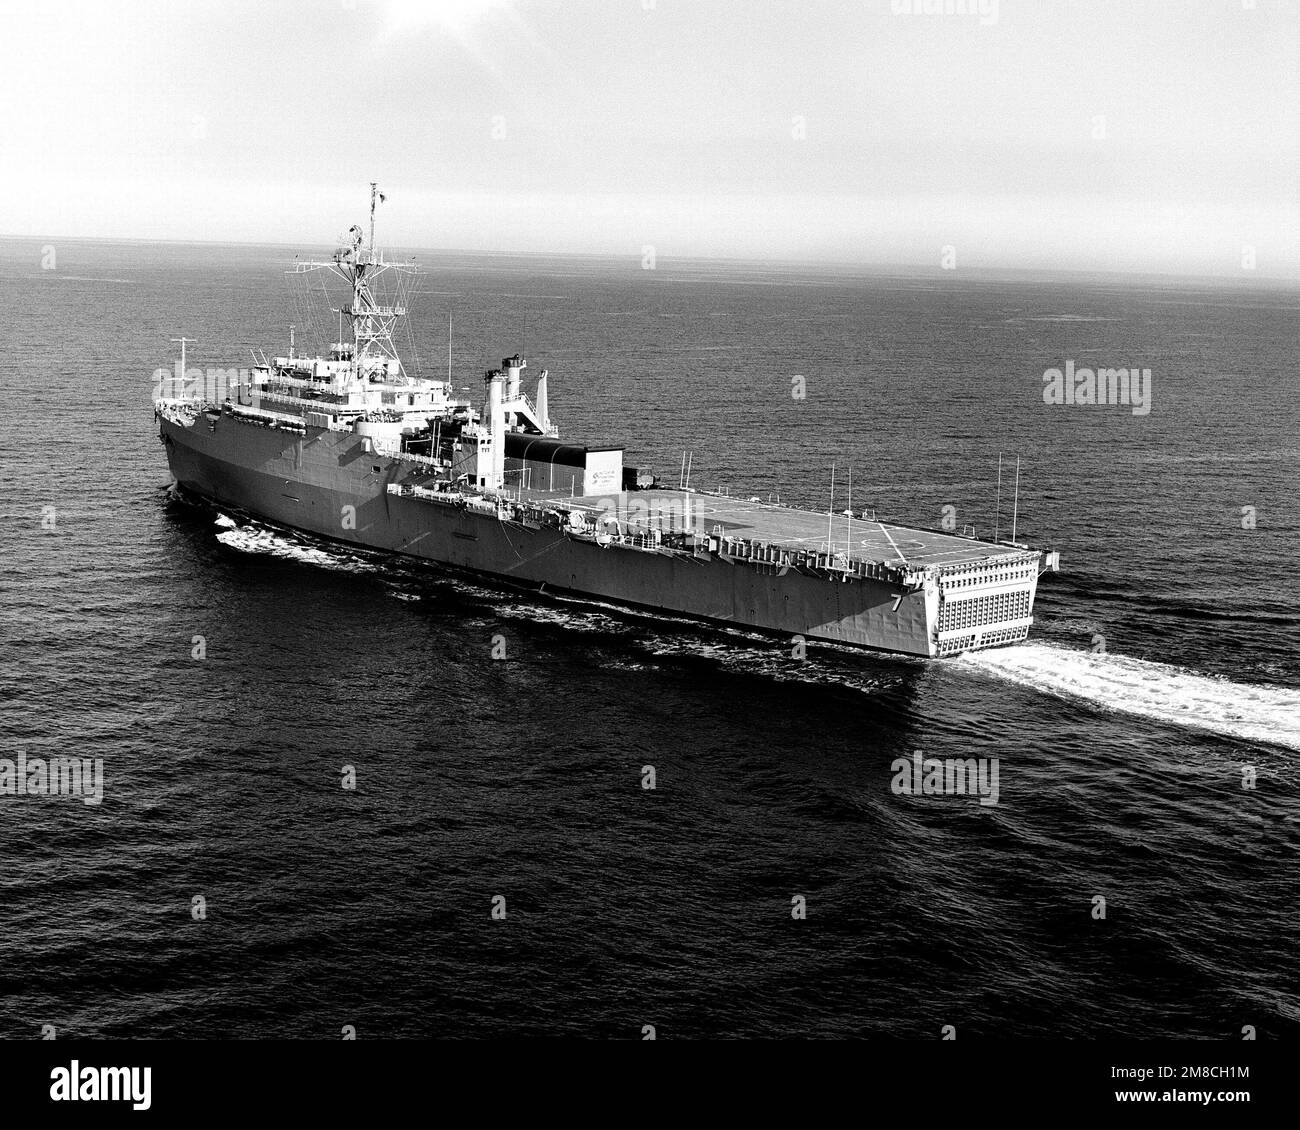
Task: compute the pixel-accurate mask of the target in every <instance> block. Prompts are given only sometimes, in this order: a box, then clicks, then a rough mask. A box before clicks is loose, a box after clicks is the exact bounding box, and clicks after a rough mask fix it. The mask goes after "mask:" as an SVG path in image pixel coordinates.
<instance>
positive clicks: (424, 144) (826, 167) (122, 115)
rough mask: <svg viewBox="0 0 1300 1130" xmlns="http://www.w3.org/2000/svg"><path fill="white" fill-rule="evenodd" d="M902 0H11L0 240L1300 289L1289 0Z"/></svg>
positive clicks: (1299, 139)
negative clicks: (352, 239)
mask: <svg viewBox="0 0 1300 1130" xmlns="http://www.w3.org/2000/svg"><path fill="white" fill-rule="evenodd" d="M934 2H935V0H915V4H916V6H917V7H921V6H923V5H925V4H927V3H928V4H931V5H932V4H934ZM943 3H944V0H939V7H940V8H942V6H943ZM949 3H950V5H951V3H952V0H949ZM1252 3H1253V4H1254V7H1253V8H1252V7H1251V6H1250V5H1251V4H1252ZM907 6H910V5H908V4H906V3H905V2H904V0H423V2H421V0H315V2H313V0H221V2H217V0H194V2H185V0H168V2H165V3H150V2H118V0H93V2H91V0H86V2H82V0H58V2H56V3H39V2H30V0H28V2H23V0H0V43H2V44H3V45H4V66H3V67H0V105H3V107H4V120H3V125H0V234H8V235H18V236H23V237H27V238H54V237H59V236H107V237H125V238H146V239H147V238H160V239H204V240H220V241H245V240H247V241H266V242H277V243H290V244H305V245H319V244H325V243H330V242H331V241H332V240H334V238H335V237H336V236H337V234H338V233H339V232H341V231H342V230H343V229H345V228H346V227H347V226H348V225H349V224H350V223H352V222H354V221H356V220H359V219H361V217H362V216H363V214H364V211H365V207H366V203H367V192H368V189H367V183H368V182H369V181H371V180H378V181H379V182H380V185H381V187H382V188H383V189H384V190H385V191H386V192H387V193H388V194H389V196H390V200H389V202H388V204H387V205H386V206H385V207H384V209H383V212H382V214H381V225H382V226H381V234H382V236H383V238H381V242H385V241H386V242H388V243H390V244H393V245H398V244H400V245H402V246H408V247H409V246H419V247H430V248H439V247H446V248H466V249H481V250H487V251H500V252H514V251H563V252H569V251H591V252H601V253H616V254H629V255H635V256H637V257H639V256H640V254H641V248H642V246H643V245H645V244H652V245H654V246H655V248H656V252H657V254H658V255H659V256H661V257H668V256H674V255H705V256H736V257H746V258H762V257H773V258H831V259H838V260H851V261H860V262H865V263H898V264H921V265H932V266H937V265H938V264H939V261H940V255H941V248H942V247H943V246H944V245H951V246H952V247H953V248H954V249H955V254H956V256H957V261H958V264H959V265H960V266H965V267H980V266H986V267H1044V268H1055V269H1072V268H1078V269H1087V268H1102V269H1117V270H1149V271H1168V272H1185V273H1211V274H1227V275H1240V274H1242V273H1243V272H1242V254H1243V246H1246V245H1250V246H1252V247H1254V248H1255V256H1256V261H1257V263H1258V268H1257V270H1256V271H1255V272H1254V274H1255V275H1260V274H1269V275H1285V276H1289V277H1300V223H1298V220H1297V211H1298V209H1297V201H1296V196H1297V191H1300V189H1298V187H1297V186H1300V158H1298V156H1297V149H1298V147H1300V97H1298V95H1300V91H1298V89H1297V87H1298V85H1300V0H1072V2H1065V0H1056V2H1053V0H999V2H998V3H996V4H993V3H991V2H990V0H983V4H982V7H983V10H984V12H985V14H984V15H981V14H979V12H978V11H977V12H975V13H974V14H960V13H957V12H954V13H952V14H944V13H943V12H942V11H941V12H940V13H939V14H923V13H918V14H914V13H906V12H896V11H895V10H894V9H896V8H902V7H907ZM971 6H972V7H977V8H978V7H980V4H979V2H978V0H974V2H972V4H971Z"/></svg>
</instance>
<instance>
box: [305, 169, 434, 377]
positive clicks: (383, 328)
mask: <svg viewBox="0 0 1300 1130" xmlns="http://www.w3.org/2000/svg"><path fill="white" fill-rule="evenodd" d="M384 199H385V197H384V194H383V193H382V192H380V191H379V185H378V183H377V182H376V181H371V182H370V238H369V241H368V242H363V239H364V233H363V232H362V230H361V228H360V226H358V225H357V224H353V225H352V227H350V228H349V229H348V231H347V234H346V235H345V236H344V239H343V243H342V245H341V246H340V247H339V248H338V249H337V250H335V252H334V255H333V258H332V259H329V260H302V261H299V262H296V263H295V264H294V269H293V274H296V275H303V274H308V273H311V272H314V271H328V272H329V273H330V274H332V275H334V276H335V277H336V278H340V279H342V280H343V281H344V282H345V283H346V284H347V285H348V287H349V288H350V289H351V291H352V300H351V302H350V303H349V304H348V305H346V306H344V307H343V308H342V309H341V310H340V313H341V314H342V315H343V317H345V318H347V320H348V325H349V328H350V329H351V331H352V341H351V343H346V342H337V343H335V345H334V350H335V352H336V353H338V354H344V353H348V352H350V353H351V357H352V366H353V371H354V373H355V374H356V376H358V377H359V378H361V379H363V380H365V379H369V378H371V377H376V376H383V377H384V378H386V379H390V380H391V379H393V377H394V376H397V377H399V378H401V379H406V378H407V374H406V370H405V368H404V367H403V365H402V360H401V358H400V357H399V356H398V355H397V347H396V345H395V344H394V343H393V331H394V330H395V328H396V326H397V323H398V320H399V319H400V318H404V317H406V314H407V307H406V297H407V295H408V294H409V293H410V290H411V284H412V282H413V281H414V278H415V271H416V268H415V264H414V263H389V262H386V261H385V259H384V253H383V252H382V251H380V250H379V249H378V248H376V247H375V208H376V205H377V204H382V203H383V202H384ZM390 272H391V273H392V274H393V276H394V279H395V285H394V287H393V288H392V289H393V291H394V301H393V302H392V304H384V303H382V302H380V301H377V300H376V297H375V294H374V290H373V289H372V284H373V283H374V282H375V281H376V280H377V279H379V278H380V277H381V276H383V275H386V274H389V273H390ZM390 362H395V363H396V366H395V367H396V374H394V373H393V368H394V366H393V365H391V364H390Z"/></svg>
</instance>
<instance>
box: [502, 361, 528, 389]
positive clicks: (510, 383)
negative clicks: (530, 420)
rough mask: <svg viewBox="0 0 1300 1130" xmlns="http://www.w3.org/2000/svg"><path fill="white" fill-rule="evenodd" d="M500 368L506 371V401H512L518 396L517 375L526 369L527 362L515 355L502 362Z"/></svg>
mask: <svg viewBox="0 0 1300 1130" xmlns="http://www.w3.org/2000/svg"><path fill="white" fill-rule="evenodd" d="M501 368H503V369H504V370H505V371H506V399H507V400H514V398H515V397H516V396H518V395H519V373H520V371H521V370H523V369H526V368H528V362H527V361H525V360H524V359H523V358H522V357H520V356H519V354H518V353H516V354H515V355H514V356H513V357H507V358H506V359H505V360H504V361H502V362H501Z"/></svg>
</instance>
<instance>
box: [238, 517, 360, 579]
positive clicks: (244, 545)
mask: <svg viewBox="0 0 1300 1130" xmlns="http://www.w3.org/2000/svg"><path fill="white" fill-rule="evenodd" d="M217 541H219V542H221V544H222V545H226V546H229V547H230V548H231V549H237V550H239V551H240V552H242V553H266V554H270V555H271V556H272V557H283V558H286V559H288V560H291V561H299V562H302V563H303V564H305V565H318V566H320V567H321V568H323V569H341V570H345V571H347V572H352V573H358V572H367V571H370V570H372V569H373V568H374V566H373V565H371V564H369V563H367V562H365V561H361V560H359V559H358V558H356V557H354V556H353V555H352V554H351V553H350V552H349V551H348V550H340V551H334V550H331V549H320V548H316V547H314V546H310V545H304V544H302V543H300V542H296V541H291V540H289V539H288V538H285V537H282V536H280V535H279V534H277V533H274V532H272V531H271V530H266V529H262V528H260V527H257V526H238V527H236V528H235V529H223V530H221V531H220V533H218V534H217Z"/></svg>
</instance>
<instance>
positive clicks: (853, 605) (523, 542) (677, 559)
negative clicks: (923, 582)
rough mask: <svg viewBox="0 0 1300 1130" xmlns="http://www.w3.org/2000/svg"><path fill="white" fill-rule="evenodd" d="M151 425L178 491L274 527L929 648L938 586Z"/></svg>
mask: <svg viewBox="0 0 1300 1130" xmlns="http://www.w3.org/2000/svg"><path fill="white" fill-rule="evenodd" d="M160 429H161V435H162V438H163V440H164V442H165V443H166V445H167V455H168V462H169V464H170V467H171V472H172V475H173V477H174V478H175V479H176V482H177V484H178V485H179V486H181V487H182V488H183V489H185V490H188V491H191V492H194V493H196V494H199V495H202V496H204V497H206V498H208V499H211V500H212V501H214V502H216V503H218V504H220V505H225V506H228V507H231V508H236V509H239V510H243V511H246V512H248V513H249V514H251V515H255V516H257V517H259V518H262V519H265V520H267V521H269V522H272V523H275V524H277V525H283V526H288V527H293V528H295V529H299V530H304V531H307V532H309V533H313V534H318V535H321V536H324V537H328V538H331V539H335V540H338V541H342V542H348V543H352V544H356V545H359V546H365V547H368V548H372V549H381V550H390V551H393V552H396V553H402V554H409V555H411V556H415V557H420V558H424V559H427V560H429V561H433V562H437V563H440V564H444V565H449V566H453V567H456V568H459V569H464V570H469V571H472V572H475V573H479V574H484V575H487V576H490V577H496V578H500V579H502V580H504V581H507V582H509V583H511V584H515V585H526V586H531V587H540V586H545V587H546V588H548V589H555V590H560V591H566V592H572V593H577V594H582V595H586V596H593V597H598V598H600V599H603V600H609V601H612V602H615V603H621V604H628V605H633V606H637V607H643V608H650V609H655V610H661V611H668V612H672V613H677V614H683V615H686V616H691V617H699V618H702V619H707V620H712V621H718V622H722V623H727V624H733V625H739V626H743V627H746V628H753V629H758V630H761V631H768V632H774V633H780V634H782V635H787V636H794V635H802V636H804V637H806V638H808V639H820V640H833V641H836V642H839V643H846V644H853V645H858V646H863V647H871V648H878V649H882V650H886V651H895V652H904V653H907V654H910V655H920V656H932V655H935V654H936V646H935V640H934V638H933V635H932V630H931V627H932V625H934V624H935V623H936V622H937V611H938V606H939V600H940V592H939V588H938V586H930V585H927V586H926V587H925V588H924V589H919V590H915V591H907V592H905V591H903V590H902V589H901V587H900V586H898V585H895V584H891V583H888V582H886V581H883V580H875V579H870V578H858V577H855V578H852V579H851V580H850V581H847V582H842V581H838V580H835V579H828V578H826V577H824V576H813V575H807V574H805V573H802V572H799V571H797V570H794V569H791V570H788V571H784V572H782V571H780V570H778V569H776V568H774V567H772V566H766V565H763V564H755V563H742V562H729V561H726V560H722V559H719V558H717V557H715V556H705V557H691V556H689V555H687V556H683V555H679V554H668V553H661V552H656V551H653V550H648V549H636V548H631V547H627V546H619V545H614V546H610V547H601V546H599V545H596V544H594V543H593V542H591V541H588V540H583V539H579V538H574V537H570V536H569V535H568V534H566V533H565V532H563V531H562V530H558V529H553V528H549V527H542V528H540V529H535V528H532V527H531V526H528V525H524V524H521V523H518V522H512V521H501V520H499V519H498V518H496V517H495V516H494V515H491V514H480V513H476V512H474V511H472V510H457V509H455V508H452V507H449V506H445V505H439V504H432V503H429V502H427V501H423V500H420V499H419V498H412V497H408V496H403V495H401V494H396V493H391V492H389V490H388V486H389V484H392V483H403V482H412V483H419V482H422V481H426V480H427V479H428V477H429V476H428V475H427V474H423V473H421V472H420V471H419V470H418V469H417V468H414V467H413V466H412V464H411V463H410V462H409V461H405V460H402V459H397V458H390V457H387V456H382V455H376V454H372V453H371V452H369V451H368V449H367V445H366V444H365V442H364V441H363V440H362V439H360V438H359V437H357V436H355V435H353V434H351V433H349V432H340V431H330V430H325V429H318V428H308V429H307V434H306V435H305V436H296V435H294V434H292V433H289V432H285V431H280V430H277V429H273V428H261V427H255V426H252V425H249V424H246V423H242V422H239V421H236V420H233V419H231V418H230V417H229V416H221V417H219V418H217V419H215V420H214V419H211V418H210V417H208V416H205V415H200V416H199V417H198V418H197V420H196V421H195V422H194V423H193V424H191V425H189V426H182V425H181V424H178V423H176V422H174V421H172V420H170V419H167V418H161V420H160ZM348 507H351V508H354V511H355V516H354V517H352V516H350V515H349V514H348V511H347V509H346V508H348Z"/></svg>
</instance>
